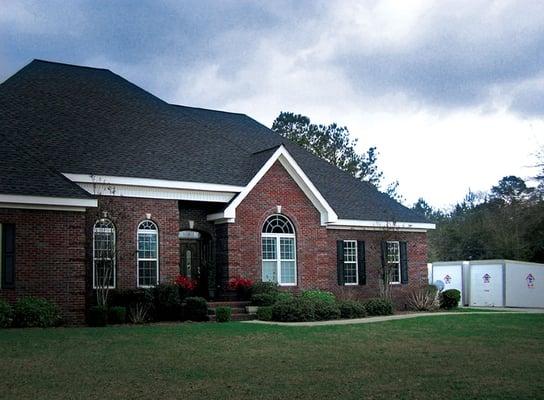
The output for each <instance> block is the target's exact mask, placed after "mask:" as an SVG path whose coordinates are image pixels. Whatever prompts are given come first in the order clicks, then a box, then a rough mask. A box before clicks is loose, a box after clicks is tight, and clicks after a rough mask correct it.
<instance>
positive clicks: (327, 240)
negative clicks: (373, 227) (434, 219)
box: [228, 162, 427, 308]
mask: <svg viewBox="0 0 544 400" xmlns="http://www.w3.org/2000/svg"><path fill="white" fill-rule="evenodd" d="M277 206H281V212H282V214H284V215H286V216H287V217H289V218H290V219H291V221H292V222H293V224H294V226H295V230H296V247H297V274H298V285H297V286H296V287H294V288H290V289H289V290H293V291H298V290H304V289H315V288H319V289H326V290H331V291H333V292H335V293H338V294H339V295H341V296H344V297H353V298H368V297H374V296H376V295H377V294H378V292H379V286H378V271H379V266H380V264H381V241H382V240H405V241H407V243H408V271H409V279H408V282H409V283H408V284H405V285H392V290H391V292H392V295H393V299H394V300H395V302H396V303H397V306H398V307H400V308H403V307H404V306H405V302H406V301H405V300H406V295H407V294H408V292H409V291H410V289H411V288H413V287H415V286H419V285H422V284H425V283H426V282H427V264H426V262H427V238H426V234H425V233H415V232H414V233H412V232H380V231H362V230H340V229H334V230H333V229H327V228H325V227H323V226H321V224H320V215H319V212H318V210H317V209H316V208H315V207H314V206H313V204H312V203H311V201H310V200H309V199H308V198H307V197H306V195H305V194H304V192H303V191H302V190H301V189H300V188H299V186H298V185H297V184H296V183H295V181H294V180H293V179H292V178H291V177H290V175H289V174H288V173H287V171H286V170H285V169H284V168H283V166H282V165H281V164H280V163H279V162H276V164H274V165H273V166H272V168H271V169H270V170H269V171H268V172H267V173H266V174H265V176H264V177H263V178H262V179H261V180H260V181H259V183H258V184H257V185H256V186H255V188H254V189H253V190H252V191H251V192H250V193H249V195H248V196H247V197H246V198H245V199H244V200H243V201H242V202H241V204H240V205H239V206H238V208H237V210H236V222H235V223H233V224H229V225H228V264H229V276H231V277H232V276H243V277H248V278H251V279H253V280H260V279H261V229H262V226H263V223H264V222H265V220H266V219H267V217H269V216H270V215H271V214H275V213H277ZM347 239H352V240H364V241H365V249H366V265H367V284H366V285H361V286H339V285H338V283H337V272H336V241H337V240H347Z"/></svg>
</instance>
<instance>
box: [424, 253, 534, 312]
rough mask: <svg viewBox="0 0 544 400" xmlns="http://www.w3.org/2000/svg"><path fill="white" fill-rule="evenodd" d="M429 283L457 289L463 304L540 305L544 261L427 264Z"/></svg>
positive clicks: (528, 306)
mask: <svg viewBox="0 0 544 400" xmlns="http://www.w3.org/2000/svg"><path fill="white" fill-rule="evenodd" d="M428 269H429V283H435V282H436V281H442V282H443V283H444V290H447V289H457V290H459V291H460V292H461V299H462V302H461V303H462V304H463V305H468V306H474V307H527V308H531V307H539V308H544V264H537V263H531V262H525V261H511V260H482V261H449V262H435V263H432V264H430V265H429V267H428Z"/></svg>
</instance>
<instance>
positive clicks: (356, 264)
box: [342, 240, 359, 286]
mask: <svg viewBox="0 0 544 400" xmlns="http://www.w3.org/2000/svg"><path fill="white" fill-rule="evenodd" d="M345 243H355V261H346V251H345V247H342V251H343V252H344V257H343V258H344V273H343V276H344V286H357V285H359V249H358V247H357V240H344V244H345ZM346 264H355V283H353V282H350V283H347V282H346Z"/></svg>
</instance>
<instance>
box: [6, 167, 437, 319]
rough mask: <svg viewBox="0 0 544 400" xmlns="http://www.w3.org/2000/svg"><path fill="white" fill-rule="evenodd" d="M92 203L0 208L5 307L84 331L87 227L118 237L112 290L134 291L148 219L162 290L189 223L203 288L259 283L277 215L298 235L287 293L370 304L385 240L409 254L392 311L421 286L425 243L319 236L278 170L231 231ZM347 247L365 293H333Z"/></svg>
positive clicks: (372, 234)
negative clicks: (355, 245) (10, 240)
mask: <svg viewBox="0 0 544 400" xmlns="http://www.w3.org/2000/svg"><path fill="white" fill-rule="evenodd" d="M98 200H99V207H98V208H94V209H88V210H87V212H86V213H81V212H79V213H78V212H65V211H40V210H15V209H1V208H0V223H2V222H3V223H14V224H15V225H16V232H17V233H16V246H17V247H16V287H15V289H0V297H1V298H5V299H8V300H10V301H15V300H16V298H19V297H22V296H30V295H32V296H40V297H45V298H47V299H49V300H51V301H53V302H55V303H56V304H57V305H59V307H60V308H61V310H62V312H63V316H64V317H65V319H66V321H67V322H68V323H82V322H83V321H84V316H85V309H86V306H88V305H90V304H92V303H94V292H93V290H92V259H93V258H92V248H93V245H92V238H93V234H92V232H93V225H94V223H95V221H96V220H97V219H98V218H101V217H103V216H104V212H106V213H107V216H108V218H110V219H111V220H112V222H113V223H114V225H115V227H116V237H117V245H118V249H119V261H118V264H117V268H116V283H117V285H116V286H117V288H118V289H128V288H135V287H136V285H137V275H136V271H137V253H136V249H137V242H136V236H137V229H138V225H139V223H140V222H141V221H143V220H145V219H147V215H148V214H150V219H151V220H152V221H153V222H155V223H156V224H157V227H158V230H159V243H160V245H159V270H160V281H161V282H171V280H172V279H173V278H174V277H175V276H176V275H178V273H179V271H180V240H179V238H178V232H179V231H180V230H185V229H189V228H190V226H189V221H194V226H193V229H194V230H197V231H200V232H202V233H204V234H206V235H208V237H209V238H210V239H211V243H212V248H213V249H214V251H213V253H214V265H215V271H210V274H213V276H211V277H210V278H213V279H211V280H210V285H215V288H216V289H219V291H218V292H216V293H218V294H219V295H221V294H224V292H222V291H221V289H225V288H226V286H227V280H228V278H230V277H235V276H242V277H248V278H251V279H253V280H256V281H257V280H260V279H261V229H262V226H263V223H264V221H265V220H266V219H267V218H268V217H269V216H270V215H271V214H275V213H277V212H278V211H277V206H281V213H282V214H284V215H286V216H287V217H289V218H290V219H291V221H292V222H293V224H294V226H295V230H296V251H297V275H298V284H297V286H295V287H290V288H288V289H286V290H292V291H300V290H304V289H315V288H319V289H326V290H330V291H333V292H335V293H337V294H338V295H340V296H342V297H349V298H368V297H374V296H376V295H377V294H378V291H379V287H378V270H379V265H380V263H381V258H380V257H381V256H380V254H381V247H380V243H381V241H383V240H402V241H406V242H407V244H408V271H409V283H408V284H404V285H393V287H392V294H393V298H394V300H395V302H396V303H397V307H399V308H404V306H405V304H406V295H407V294H408V292H409V291H410V289H411V288H413V287H415V286H418V285H421V284H425V283H426V282H427V266H426V260H427V238H426V234H425V233H416V232H413V233H411V232H385V233H384V232H382V231H364V230H340V229H327V228H325V227H323V226H321V224H320V215H319V212H318V210H317V209H316V208H315V207H314V206H313V204H312V203H311V201H310V200H309V199H308V198H307V197H306V195H305V194H304V193H303V191H302V190H301V189H300V188H299V187H298V185H297V184H296V183H295V181H294V180H293V179H292V178H291V177H290V175H289V174H288V173H287V171H286V170H285V169H284V168H283V166H282V165H281V164H280V163H279V162H276V164H274V165H273V166H272V168H271V169H270V170H269V171H268V172H267V173H266V174H265V176H264V177H263V178H262V179H261V181H260V182H258V184H257V185H256V186H255V188H254V189H253V190H252V191H251V192H250V193H249V195H248V196H247V197H246V198H245V199H244V200H243V201H242V202H241V204H240V205H239V206H238V208H237V211H236V221H235V223H232V224H230V223H224V224H217V225H214V224H213V223H211V222H209V221H207V219H206V216H207V215H208V214H210V213H212V212H216V211H217V207H218V205H213V204H206V203H194V202H179V201H177V200H159V199H145V198H127V197H113V196H100V197H99V198H98ZM348 239H351V240H363V241H365V249H366V257H365V258H366V268H367V283H366V285H360V286H340V285H338V283H337V271H336V241H337V240H348ZM210 289H213V288H212V287H210ZM210 293H212V292H210Z"/></svg>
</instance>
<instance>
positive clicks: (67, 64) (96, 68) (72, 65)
mask: <svg viewBox="0 0 544 400" xmlns="http://www.w3.org/2000/svg"><path fill="white" fill-rule="evenodd" d="M33 62H42V63H47V64H56V65H64V66H67V67H73V68H87V69H94V70H97V71H109V72H111V73H112V74H115V72H113V71H112V70H111V69H109V68H98V67H91V66H88V65H79V64H72V63H65V62H60V61H51V60H44V59H42V58H34V59H33V60H32V61H31V62H29V63H28V64H32V63H33ZM28 64H27V65H28ZM115 75H117V74H115Z"/></svg>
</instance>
